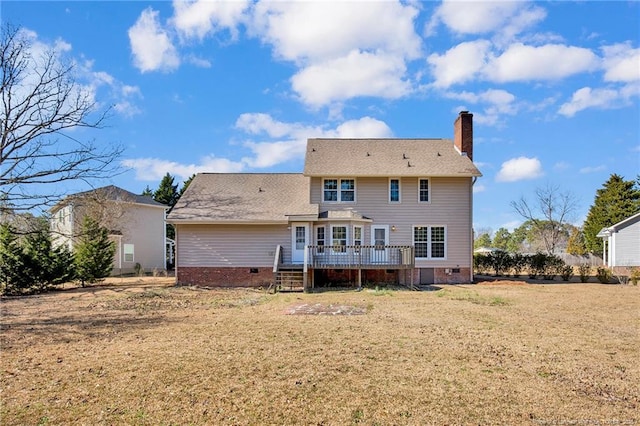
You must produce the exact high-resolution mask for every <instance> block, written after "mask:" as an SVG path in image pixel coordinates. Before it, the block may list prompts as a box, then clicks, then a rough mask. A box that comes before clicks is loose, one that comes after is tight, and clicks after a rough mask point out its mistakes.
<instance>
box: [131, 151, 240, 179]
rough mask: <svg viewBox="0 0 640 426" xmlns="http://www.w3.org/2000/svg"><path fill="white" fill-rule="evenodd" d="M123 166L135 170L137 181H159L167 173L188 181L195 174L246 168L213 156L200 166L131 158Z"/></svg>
mask: <svg viewBox="0 0 640 426" xmlns="http://www.w3.org/2000/svg"><path fill="white" fill-rule="evenodd" d="M121 164H122V166H123V167H126V168H130V169H133V170H135V172H136V179H137V180H141V181H159V180H161V179H162V177H163V176H164V175H165V174H166V173H170V174H171V175H173V176H179V177H180V178H182V180H186V179H188V178H189V177H190V176H191V175H193V174H194V173H200V172H217V173H234V172H240V171H242V170H243V168H244V165H243V164H242V163H239V162H233V161H230V160H227V159H225V158H217V157H215V156H213V155H210V156H206V157H204V158H202V159H201V160H200V162H199V163H198V164H180V163H176V162H175V161H167V160H161V159H159V158H131V159H125V160H123V161H122V162H121Z"/></svg>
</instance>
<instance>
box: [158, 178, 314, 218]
mask: <svg viewBox="0 0 640 426" xmlns="http://www.w3.org/2000/svg"><path fill="white" fill-rule="evenodd" d="M309 181H310V179H309V178H308V177H306V176H303V175H302V174H300V173H199V174H197V175H196V177H195V178H194V179H193V180H192V181H191V183H190V184H189V186H188V187H187V190H186V191H185V192H184V194H182V197H180V200H178V203H177V204H176V205H175V206H174V207H173V210H172V211H171V213H169V216H168V217H167V221H168V222H179V223H212V222H223V223H285V222H287V221H288V216H295V215H317V214H318V205H316V204H310V203H309V193H310V187H309Z"/></svg>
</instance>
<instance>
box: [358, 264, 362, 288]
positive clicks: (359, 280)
mask: <svg viewBox="0 0 640 426" xmlns="http://www.w3.org/2000/svg"><path fill="white" fill-rule="evenodd" d="M361 288H362V268H358V289H361Z"/></svg>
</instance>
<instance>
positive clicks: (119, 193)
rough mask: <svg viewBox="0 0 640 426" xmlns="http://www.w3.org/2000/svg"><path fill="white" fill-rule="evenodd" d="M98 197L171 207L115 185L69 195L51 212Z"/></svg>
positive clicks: (99, 198)
mask: <svg viewBox="0 0 640 426" xmlns="http://www.w3.org/2000/svg"><path fill="white" fill-rule="evenodd" d="M87 198H90V199H96V200H110V201H122V202H125V203H135V204H145V205H148V206H152V207H162V208H165V209H167V208H169V206H167V205H165V204H162V203H159V202H157V201H155V200H154V199H153V198H151V197H149V196H147V195H138V194H134V193H133V192H129V191H127V190H125V189H122V188H119V187H117V186H114V185H109V186H103V187H101V188H96V189H92V190H90V191H84V192H78V193H76V194H72V195H69V196H68V197H66V198H65V199H64V200H62V201H61V202H59V203H58V204H56V205H55V206H53V208H52V209H51V213H55V212H56V211H58V210H60V209H61V208H62V207H64V206H66V205H69V204H71V203H73V202H74V201H75V200H82V199H87Z"/></svg>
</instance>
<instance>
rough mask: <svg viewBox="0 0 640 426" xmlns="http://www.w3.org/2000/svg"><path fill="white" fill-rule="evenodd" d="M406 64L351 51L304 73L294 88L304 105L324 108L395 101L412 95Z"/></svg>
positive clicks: (293, 85) (397, 58) (380, 56)
mask: <svg viewBox="0 0 640 426" xmlns="http://www.w3.org/2000/svg"><path fill="white" fill-rule="evenodd" d="M405 71H406V67H405V62H404V61H403V60H402V58H399V57H397V56H393V55H391V56H389V55H385V54H372V53H368V52H359V51H356V50H354V51H352V52H350V53H349V54H348V55H346V56H343V57H340V58H337V59H334V60H330V61H327V62H323V63H318V64H315V65H311V66H309V67H307V68H304V69H302V70H301V71H300V72H298V73H297V74H296V75H294V76H293V77H292V78H291V85H292V87H293V89H294V90H295V91H296V92H297V93H298V95H299V97H300V99H301V100H302V102H303V103H305V104H307V105H310V106H313V107H321V106H324V105H327V104H329V103H332V102H336V101H343V100H346V99H351V98H355V97H359V96H378V97H381V98H387V99H396V98H399V97H402V96H404V95H406V94H407V93H409V91H410V89H411V84H410V82H408V81H407V80H405V79H403V77H404V74H405Z"/></svg>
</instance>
